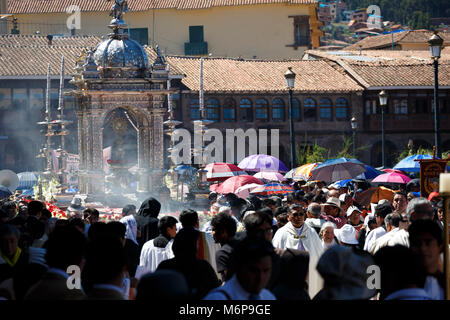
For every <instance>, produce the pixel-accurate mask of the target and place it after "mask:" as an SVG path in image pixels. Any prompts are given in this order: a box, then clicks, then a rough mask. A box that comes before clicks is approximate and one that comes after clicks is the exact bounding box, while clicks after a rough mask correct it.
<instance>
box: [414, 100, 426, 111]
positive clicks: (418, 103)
mask: <svg viewBox="0 0 450 320" xmlns="http://www.w3.org/2000/svg"><path fill="white" fill-rule="evenodd" d="M414 111H415V113H428V100H427V99H416V100H415V108H414Z"/></svg>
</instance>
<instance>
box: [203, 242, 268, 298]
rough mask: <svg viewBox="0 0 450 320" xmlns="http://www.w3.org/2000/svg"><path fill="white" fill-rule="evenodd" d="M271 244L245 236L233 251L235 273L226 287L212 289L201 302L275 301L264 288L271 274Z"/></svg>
mask: <svg viewBox="0 0 450 320" xmlns="http://www.w3.org/2000/svg"><path fill="white" fill-rule="evenodd" d="M274 255H275V252H274V248H273V246H272V244H271V243H270V242H269V241H267V240H265V239H262V238H253V237H250V238H249V237H247V238H245V239H244V240H242V241H241V242H240V243H239V244H238V245H237V246H236V250H235V261H236V274H235V275H234V276H233V277H232V278H231V279H230V280H228V281H227V282H226V283H225V285H223V286H221V287H218V288H215V289H213V290H211V291H210V292H209V293H208V295H206V297H205V298H204V300H276V298H275V296H274V295H273V294H272V293H271V292H270V291H269V290H267V289H264V288H265V287H266V285H267V283H268V282H269V279H270V275H271V272H272V259H273V256H274Z"/></svg>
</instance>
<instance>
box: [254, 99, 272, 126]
mask: <svg viewBox="0 0 450 320" xmlns="http://www.w3.org/2000/svg"><path fill="white" fill-rule="evenodd" d="M268 105H269V104H268V103H267V100H266V99H258V100H257V101H256V120H261V121H267V120H268V111H267V109H268Z"/></svg>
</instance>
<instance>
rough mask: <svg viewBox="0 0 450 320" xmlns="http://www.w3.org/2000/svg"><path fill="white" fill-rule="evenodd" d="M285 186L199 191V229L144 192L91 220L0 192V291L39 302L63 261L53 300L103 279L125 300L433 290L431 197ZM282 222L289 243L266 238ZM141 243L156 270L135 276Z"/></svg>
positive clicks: (434, 209)
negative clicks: (64, 282)
mask: <svg viewBox="0 0 450 320" xmlns="http://www.w3.org/2000/svg"><path fill="white" fill-rule="evenodd" d="M293 187H294V192H292V193H289V194H287V195H284V196H278V195H274V196H269V197H259V196H256V195H250V196H249V197H247V198H246V199H242V198H239V197H238V196H236V195H235V194H233V193H228V194H224V195H221V194H217V193H215V192H211V193H210V195H209V197H208V201H209V208H208V210H209V212H210V214H211V215H212V219H211V220H210V221H208V222H207V223H206V224H203V225H200V219H199V213H198V212H197V211H196V210H193V209H185V210H183V211H182V212H181V213H179V215H161V214H160V210H161V205H162V204H163V205H164V203H162V204H161V202H160V201H168V199H165V200H164V199H163V200H161V199H160V201H158V200H156V199H154V198H148V199H146V200H145V201H143V202H142V204H141V206H140V208H139V209H137V208H136V206H134V205H131V204H130V205H126V206H124V207H123V209H122V217H123V218H122V220H121V221H120V222H119V221H113V222H108V223H104V222H99V218H100V213H99V211H98V210H97V209H95V208H91V207H88V208H84V207H82V206H81V203H79V202H74V203H72V204H71V208H72V209H73V210H68V212H69V218H68V219H57V218H55V217H53V216H52V214H51V212H50V211H49V210H48V209H47V208H46V206H45V204H44V203H43V202H41V201H37V200H31V201H30V200H28V201H14V200H10V199H3V200H2V201H1V202H0V254H1V256H0V259H1V260H0V262H1V263H0V268H1V271H2V272H0V298H2V299H17V300H22V299H25V300H27V299H38V297H39V296H40V297H41V298H42V290H44V289H45V288H44V287H43V286H42V283H41V282H42V281H45V280H46V278H45V277H46V274H48V272H49V270H50V271H51V270H54V269H56V270H62V271H63V272H66V271H67V270H68V268H71V267H73V266H78V267H79V268H80V269H81V270H82V273H81V280H80V281H81V287H82V289H81V290H80V292H79V294H78V295H77V294H74V293H73V292H72V294H67V295H65V296H64V295H63V297H61V298H64V297H65V298H67V299H103V298H104V299H116V298H118V296H117V295H114V294H111V293H109V295H108V294H105V293H103V294H102V293H101V291H99V290H100V289H101V288H104V287H105V286H114V287H115V288H120V289H121V290H122V291H121V297H123V298H126V299H134V298H135V299H137V300H145V299H149V298H152V297H153V298H155V297H159V298H164V299H172V298H173V299H178V298H185V299H203V298H205V297H208V293H209V292H216V291H214V290H217V288H218V287H220V285H221V284H222V285H226V284H227V283H228V282H230V281H232V280H231V279H235V280H233V281H238V282H239V284H240V286H241V287H242V288H243V289H244V290H245V292H248V293H249V294H250V295H253V294H260V293H261V292H263V290H268V291H269V292H271V294H272V293H273V294H274V296H275V297H276V298H278V299H282V300H292V299H296V300H309V299H317V300H328V299H371V298H372V299H373V298H376V299H386V298H387V299H390V298H391V297H392V296H393V295H395V294H398V292H399V291H401V290H404V289H408V288H417V289H421V290H422V289H424V290H425V289H426V287H427V285H429V281H431V280H430V277H434V278H435V279H437V280H436V281H435V282H436V283H437V284H438V285H437V288H438V289H439V288H442V260H441V259H442V258H441V256H442V252H443V248H444V243H443V211H444V204H443V201H442V199H440V198H439V197H438V195H437V196H436V195H435V197H432V198H431V199H426V198H423V197H416V196H414V197H411V196H410V194H409V193H407V191H405V190H399V191H397V192H393V193H392V198H390V199H378V200H379V201H377V202H376V203H372V204H370V203H368V204H366V205H363V204H362V203H361V202H360V201H359V200H358V199H359V198H358V196H357V195H358V193H360V192H363V191H364V190H367V189H368V186H367V185H364V183H359V185H358V183H357V182H355V183H354V184H352V186H351V187H349V186H339V185H336V184H331V185H328V186H327V185H326V184H325V183H324V182H321V181H315V182H311V181H310V182H296V183H294V185H293ZM169 195H170V191H169ZM169 199H170V197H169ZM430 200H431V201H430ZM69 209H70V208H69ZM289 228H291V230H297V231H298V232H299V234H298V236H295V235H294V238H295V239H296V240H297V241H298V239H300V243H301V246H300V245H299V247H295V248H293V247H290V246H289V245H286V246H284V247H280V246H278V247H277V246H274V241H273V240H274V237H275V235H276V234H277V233H278V236H279V235H280V234H281V233H284V232H287V230H288V229H289ZM302 230H303V231H302ZM304 230H312V231H311V232H314V237H316V236H317V239H319V241H320V250H321V251H320V252H321V253H320V255H317V254H316V253H313V251H312V249H311V248H309V247H308V246H309V244H307V242H303V241H304V240H302V235H304V234H306V233H302V232H305V231H304ZM297 231H296V232H297ZM400 231H401V232H400ZM205 235H206V236H205ZM401 236H402V237H403V238H401ZM207 237H210V238H211V239H212V241H213V242H215V243H216V244H215V246H216V249H215V250H221V251H220V253H218V252H213V253H211V252H210V253H209V259H210V260H209V261H208V259H207V258H206V257H201V256H200V253H201V252H200V251H202V250H203V249H204V248H203V247H207V240H208V238H207ZM149 241H153V242H152V245H154V246H155V247H158V248H162V249H164V250H166V251H165V252H166V253H167V252H168V253H167V257H165V258H164V259H163V260H165V261H163V262H161V264H160V267H158V269H157V270H153V272H147V273H146V274H144V275H143V276H142V275H141V276H139V277H137V273H136V270H137V269H138V265H139V258H140V259H141V260H142V250H143V247H144V245H146V244H148V242H149ZM202 243H203V244H202ZM166 248H168V249H166ZM167 250H169V251H167ZM205 250H206V249H205ZM205 252H206V251H205ZM211 259H215V261H214V263H212V262H211ZM311 259H313V260H311ZM314 259H316V260H317V261H316V260H314ZM199 260H203V261H204V262H205V263H207V264H208V266H205V265H204V264H203V265H202V264H201V263H199V262H198V261H199ZM311 261H314V264H313V265H311ZM141 262H142V261H141ZM371 265H377V266H378V267H379V268H380V270H381V284H380V286H379V287H378V288H377V290H374V289H371V288H367V285H366V282H367V277H368V274H367V267H369V266H371ZM311 268H315V271H317V272H319V274H320V276H321V277H322V279H323V287H322V289H321V290H320V292H319V293H317V295H315V296H310V294H308V283H309V280H308V279H309V278H308V277H309V275H310V273H311V272H312V270H311ZM195 270H197V271H195ZM199 270H202V271H201V272H200V271H199ZM210 270H213V271H214V272H212V273H211V272H210ZM205 277H207V278H205ZM8 283H12V285H10V286H9V287H8V285H6V284H8ZM127 286H128V287H127ZM8 288H9V289H8ZM11 288H12V289H11ZM43 288H44V289H43ZM47 290H48V291H49V294H48V295H47V297H55V299H56V296H57V295H58V293H57V291H56V290H53V291H52V290H50V289H47ZM104 290H105V289H104ZM438 291H439V290H438ZM38 293H40V294H38ZM133 293H134V294H133ZM59 294H61V293H60V292H59ZM215 294H217V292H216V293H215ZM133 295H134V296H133ZM213 296H214V295H213ZM430 296H431V295H430ZM437 296H439V292H438V294H437Z"/></svg>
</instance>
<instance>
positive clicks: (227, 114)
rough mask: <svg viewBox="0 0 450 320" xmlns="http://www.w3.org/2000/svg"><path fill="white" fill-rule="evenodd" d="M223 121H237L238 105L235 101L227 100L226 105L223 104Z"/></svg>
mask: <svg viewBox="0 0 450 320" xmlns="http://www.w3.org/2000/svg"><path fill="white" fill-rule="evenodd" d="M223 121H224V122H234V121H236V103H235V102H234V99H231V98H227V99H225V103H224V104H223Z"/></svg>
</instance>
